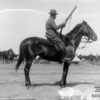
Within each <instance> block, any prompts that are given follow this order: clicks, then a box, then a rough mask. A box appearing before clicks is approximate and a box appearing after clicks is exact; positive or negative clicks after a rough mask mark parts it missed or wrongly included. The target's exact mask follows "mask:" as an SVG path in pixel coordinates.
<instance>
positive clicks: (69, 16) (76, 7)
mask: <svg viewBox="0 0 100 100" xmlns="http://www.w3.org/2000/svg"><path fill="white" fill-rule="evenodd" d="M76 8H77V6H75V7H74V9H73V10H72V11H71V13H70V14H69V16H68V17H67V18H66V19H65V21H66V22H67V21H68V19H69V18H70V17H71V16H72V14H73V12H74V11H75V10H76ZM63 28H64V27H62V28H61V30H60V35H61V33H62V29H63Z"/></svg>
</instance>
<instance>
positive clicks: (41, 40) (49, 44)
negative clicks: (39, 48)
mask: <svg viewBox="0 0 100 100" xmlns="http://www.w3.org/2000/svg"><path fill="white" fill-rule="evenodd" d="M39 42H40V43H42V44H43V45H46V46H51V47H54V48H55V49H56V50H57V51H59V48H58V46H56V45H54V44H53V43H52V42H50V41H49V40H47V39H43V38H39Z"/></svg>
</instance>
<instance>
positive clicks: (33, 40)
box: [15, 21, 97, 87]
mask: <svg viewBox="0 0 100 100" xmlns="http://www.w3.org/2000/svg"><path fill="white" fill-rule="evenodd" d="M83 36H85V37H87V38H88V41H92V42H93V41H96V40H97V35H96V34H95V32H94V30H93V29H92V28H91V27H90V26H89V25H88V23H87V22H86V21H83V22H81V23H79V24H77V25H76V26H75V27H74V28H73V29H72V30H71V31H70V32H68V33H67V34H65V35H60V37H61V39H62V41H63V42H64V43H65V47H66V57H67V58H68V60H66V61H65V62H63V63H64V64H63V72H62V78H61V81H60V86H61V87H65V86H66V83H67V82H66V78H67V74H68V69H69V66H70V64H71V61H72V60H73V59H74V57H75V52H76V50H77V48H78V46H79V44H80V42H81V39H82V37H83ZM19 48H20V49H19V60H18V62H17V64H16V68H15V69H16V71H17V70H18V68H19V66H20V64H21V63H22V61H23V60H25V61H26V64H25V68H24V74H25V85H26V87H30V86H32V84H31V81H30V76H29V73H30V68H31V65H32V61H33V60H34V59H35V57H36V56H37V55H38V56H40V57H42V58H43V59H46V60H49V61H55V62H60V61H61V57H60V56H61V55H59V54H60V53H61V52H60V51H58V50H57V48H56V47H55V46H54V44H52V43H51V42H49V41H48V40H46V39H43V38H40V37H29V38H26V39H24V40H23V41H22V42H21V44H20V47H19Z"/></svg>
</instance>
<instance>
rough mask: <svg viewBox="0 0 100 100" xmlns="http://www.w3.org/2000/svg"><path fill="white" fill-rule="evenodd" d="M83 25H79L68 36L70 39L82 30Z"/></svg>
mask: <svg viewBox="0 0 100 100" xmlns="http://www.w3.org/2000/svg"><path fill="white" fill-rule="evenodd" d="M81 26H82V23H80V24H77V25H76V26H75V27H74V28H73V29H72V30H71V31H70V32H69V33H67V34H66V36H68V37H73V34H74V35H75V34H76V33H77V31H78V30H79V29H80V28H81Z"/></svg>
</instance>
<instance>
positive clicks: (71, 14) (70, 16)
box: [66, 6, 77, 21]
mask: <svg viewBox="0 0 100 100" xmlns="http://www.w3.org/2000/svg"><path fill="white" fill-rule="evenodd" d="M76 8H77V6H75V7H74V9H73V10H72V11H71V13H70V14H69V16H68V17H67V18H66V21H67V20H68V19H69V18H70V17H71V16H72V14H73V12H74V11H75V10H76Z"/></svg>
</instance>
